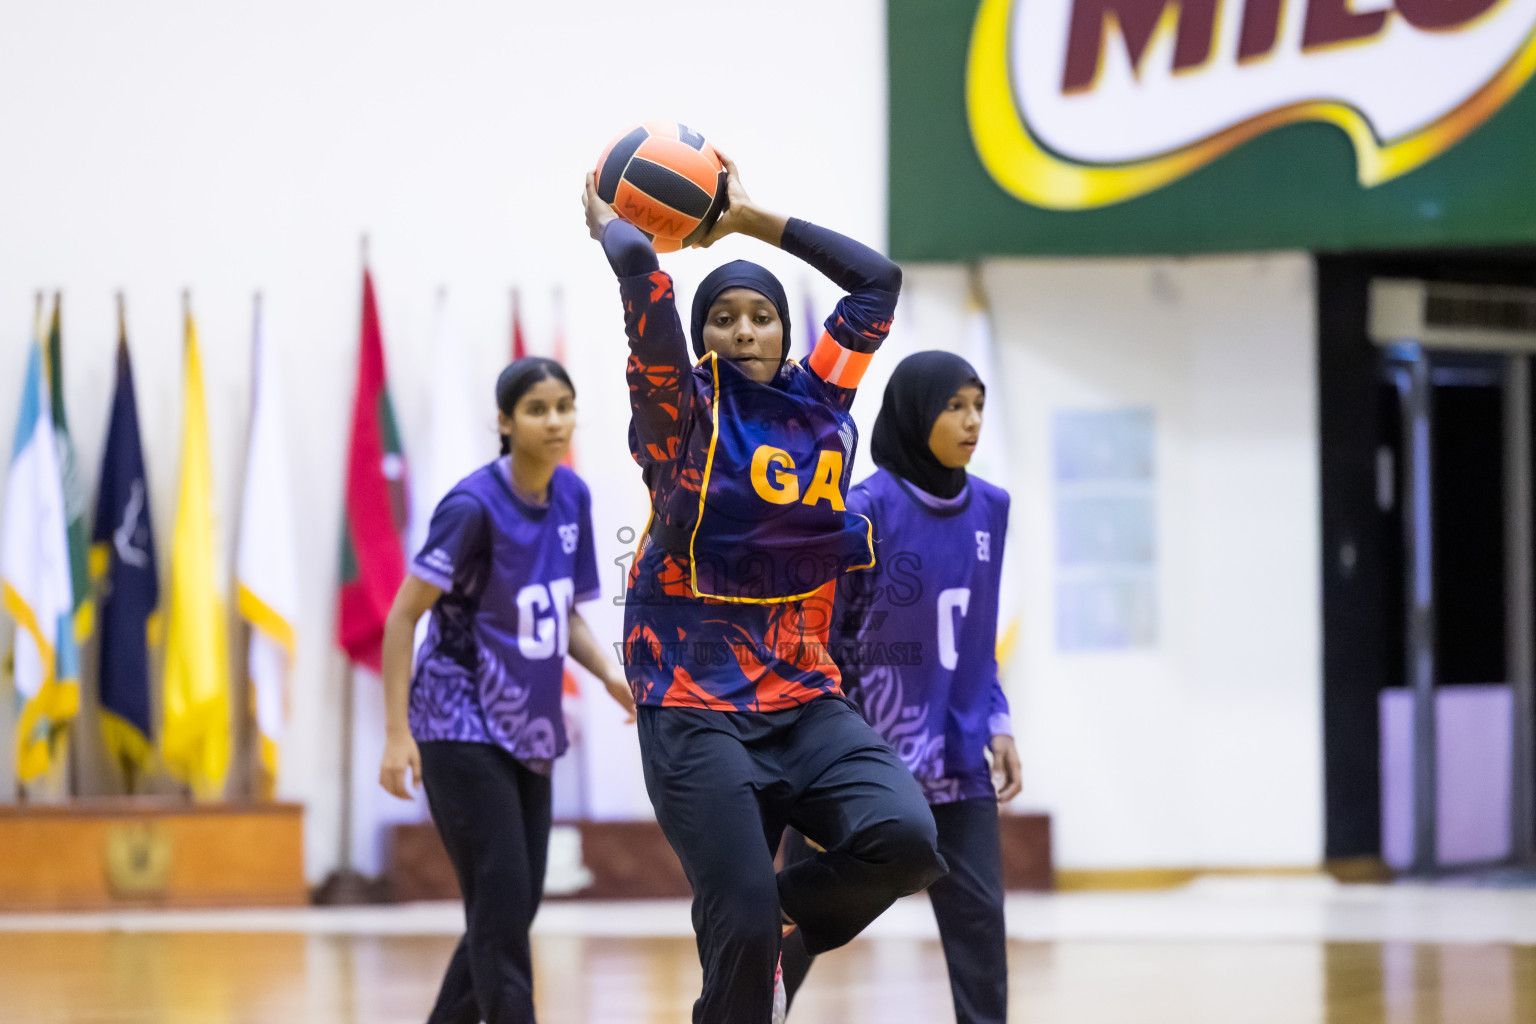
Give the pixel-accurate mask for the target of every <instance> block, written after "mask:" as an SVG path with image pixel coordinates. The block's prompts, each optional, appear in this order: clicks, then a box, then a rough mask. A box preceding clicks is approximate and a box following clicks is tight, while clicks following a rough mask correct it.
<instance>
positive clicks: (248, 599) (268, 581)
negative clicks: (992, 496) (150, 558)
mask: <svg viewBox="0 0 1536 1024" xmlns="http://www.w3.org/2000/svg"><path fill="white" fill-rule="evenodd" d="M258 303H259V300H258ZM286 422H287V420H286V409H285V407H284V403H283V392H282V384H281V381H280V379H279V378H278V375H277V373H276V372H275V368H274V364H273V360H272V355H271V352H270V351H269V350H268V348H267V345H266V343H265V340H264V339H263V337H262V328H261V310H260V305H259V304H258V306H257V312H256V321H255V328H254V336H253V337H252V340H251V427H250V450H249V452H248V453H247V456H246V462H245V493H244V497H243V499H242V501H241V508H240V547H239V553H238V555H237V559H236V565H235V579H236V584H237V589H238V593H239V602H240V615H241V617H242V618H244V619H245V620H246V621H248V622H249V623H250V625H251V646H250V653H249V655H248V657H247V662H246V664H247V667H248V669H249V671H250V678H251V689H252V692H253V694H254V701H255V705H256V707H255V710H256V728H257V731H258V732H259V733H260V737H261V738H260V745H261V763H262V767H263V769H264V770H265V772H266V779H265V780H264V787H263V788H264V790H265V795H266V796H269V797H270V796H272V795H273V794H274V792H275V790H276V785H277V774H278V767H279V754H280V752H281V749H282V742H283V733H284V730H285V727H286V724H287V720H288V679H289V676H290V674H291V672H292V670H293V659H294V650H295V636H294V623H296V622H297V621H298V618H299V581H298V557H297V551H296V549H295V547H294V542H293V491H292V484H291V479H292V478H291V476H290V474H289V472H288V445H287V438H286V437H285V432H284V429H283V427H284V424H285V423H286Z"/></svg>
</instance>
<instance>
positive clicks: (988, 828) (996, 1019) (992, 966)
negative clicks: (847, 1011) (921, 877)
mask: <svg viewBox="0 0 1536 1024" xmlns="http://www.w3.org/2000/svg"><path fill="white" fill-rule="evenodd" d="M933 820H934V823H935V824H936V825H937V826H938V829H939V853H941V854H943V856H944V860H945V862H946V863H947V864H948V865H949V874H947V875H945V876H944V877H943V878H941V879H939V880H938V881H937V882H934V883H933V884H932V885H930V886H929V887H928V898H929V900H930V901H932V903H933V916H934V918H935V919H936V920H937V921H938V923H939V942H940V943H941V944H942V945H943V947H944V962H945V964H946V965H948V967H949V991H950V994H951V995H952V996H953V997H954V1000H955V1021H956V1022H957V1024H1004V1021H1006V1020H1007V1017H1008V953H1007V933H1006V932H1005V931H1004V928H1003V864H1002V853H1001V851H1000V849H999V840H998V830H997V801H995V800H960V801H957V802H955V803H948V804H934V805H933ZM814 854H815V851H814V850H812V848H811V847H810V846H808V845H806V842H805V839H804V837H802V836H800V835H797V834H796V833H794V832H786V833H785V835H784V864H785V866H786V867H787V866H788V865H790V864H793V863H796V862H798V861H801V860H805V859H808V858H810V857H812V856H814ZM810 967H811V958H810V957H809V956H808V955H806V954H804V953H801V952H799V951H798V950H796V948H795V946H794V944H793V943H789V942H786V943H785V946H784V985H785V988H786V989H787V990H788V993H789V998H790V1001H791V1002H793V1001H794V996H795V990H796V989H798V988H799V987H800V983H801V982H802V981H804V980H805V975H806V972H807V971H809V970H810Z"/></svg>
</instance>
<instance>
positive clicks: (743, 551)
mask: <svg viewBox="0 0 1536 1024" xmlns="http://www.w3.org/2000/svg"><path fill="white" fill-rule="evenodd" d="M636 240H638V242H637V241H636ZM603 242H604V248H605V250H607V251H608V254H609V259H610V261H611V262H612V263H613V264H614V268H615V272H616V273H617V274H618V275H619V287H620V294H621V297H622V299H623V303H624V320H625V333H626V334H627V335H628V338H629V347H630V355H629V361H628V367H627V371H626V376H627V378H628V382H629V394H630V410H631V420H630V435H629V443H630V451H631V453H632V454H633V456H634V458H635V461H636V462H637V463H639V465H640V467H641V471H642V474H643V476H644V479H645V483H646V487H647V489H648V490H649V491H650V494H651V508H652V513H651V514H652V521H651V524H650V526H649V527H648V529H647V531H646V535H645V537H644V538H643V539H642V541H641V546H640V550H639V551H638V553H637V555H636V558H635V562H634V565H633V566H632V568H631V570H630V574H629V587H628V593H627V594H626V600H625V610H624V633H625V663H626V672H627V675H628V677H629V682H630V687H631V688H632V689H633V691H634V696H635V701H636V702H637V703H639V704H651V705H666V706H680V707H695V708H711V709H715V710H723V711H775V710H781V709H784V708H790V707H795V706H797V705H800V704H804V703H806V702H807V701H810V700H813V699H815V698H816V697H819V696H824V695H827V694H838V693H840V692H841V689H840V678H841V677H840V675H839V672H838V668H837V665H836V663H835V662H834V661H833V660H832V658H831V656H830V655H829V653H828V649H827V638H828V631H829V629H830V627H831V615H832V600H833V595H834V592H835V589H836V580H837V578H838V577H839V576H841V575H842V574H843V573H844V572H847V571H850V570H852V569H856V568H861V567H863V566H865V565H868V564H869V563H870V562H871V561H872V555H871V551H872V538H871V534H870V532H869V525H868V522H867V520H865V519H863V517H861V516H858V515H856V514H854V513H852V512H849V511H847V510H846V503H845V498H846V495H847V489H848V484H849V479H848V477H849V474H850V473H851V471H852V467H853V453H854V449H855V446H856V444H857V431H856V430H855V428H854V425H853V420H852V418H851V416H850V415H849V409H850V407H851V405H852V403H853V398H854V394H855V392H856V389H857V387H858V382H859V379H860V377H862V375H863V372H864V370H865V368H866V367H867V366H868V364H869V360H870V357H871V356H872V355H873V353H874V352H875V350H876V349H878V348H879V346H880V343H881V342H882V341H883V340H884V339H885V335H886V333H887V332H888V331H889V329H890V323H891V316H892V313H893V312H894V309H895V305H896V295H897V292H898V291H899V289H900V286H901V271H900V269H899V268H897V267H896V265H895V264H893V263H891V262H890V261H889V260H887V259H886V258H885V257H883V256H881V255H879V254H878V253H876V252H874V251H873V250H872V249H869V248H867V247H866V246H863V245H860V244H859V243H857V242H854V241H853V240H851V239H848V238H846V237H844V236H842V235H839V234H837V233H835V232H832V231H829V230H827V229H825V228H820V227H817V226H815V225H812V224H809V223H807V222H805V221H800V220H790V221H789V224H788V226H787V227H786V228H785V231H784V235H783V240H782V242H781V246H782V248H783V249H784V250H785V251H786V252H789V253H791V254H793V255H795V256H798V257H800V258H801V259H803V260H805V261H806V262H807V263H809V264H810V265H811V266H813V267H815V268H816V269H817V270H819V271H821V272H822V273H824V274H826V275H827V276H828V277H829V278H831V279H832V280H833V281H834V282H836V283H837V284H838V285H839V286H841V287H843V288H844V289H845V290H847V292H848V294H847V295H845V296H844V297H843V299H842V300H841V301H840V302H839V303H838V305H837V307H836V309H834V310H833V312H832V315H831V316H829V317H828V318H827V320H826V323H825V325H824V330H823V332H822V334H821V338H820V341H819V342H818V343H817V346H816V348H815V350H814V352H813V354H812V356H811V357H810V359H808V360H807V362H806V365H801V364H799V363H797V362H795V361H794V360H786V361H785V362H784V364H783V365H782V367H781V368H780V370H779V372H778V374H777V375H776V376H775V377H774V379H773V380H772V381H771V382H770V383H769V384H766V385H763V384H757V383H755V382H752V381H751V380H750V379H749V378H748V377H747V376H746V375H745V374H744V373H743V372H742V371H741V370H740V369H739V368H738V367H736V366H735V365H733V364H732V363H731V362H730V361H729V360H716V359H715V358H714V357H713V356H711V355H706V356H705V358H704V359H703V360H701V361H700V362H699V364H698V365H696V366H695V365H692V360H691V359H690V358H689V356H688V341H687V336H686V334H685V331H684V328H683V324H682V320H681V318H680V317H679V315H678V310H677V298H676V294H675V292H674V290H673V285H672V279H671V277H670V276H669V275H668V274H666V273H665V272H663V271H662V270H660V269H659V266H658V264H657V263H656V259H655V255H654V253H653V252H651V251H650V247H649V245H648V244H645V242H644V240H643V236H642V235H640V234H639V232H638V231H637V230H635V229H634V228H632V227H630V226H629V225H627V224H625V223H623V222H622V221H615V222H613V223H611V224H610V225H609V226H608V228H607V230H606V231H605V234H604V238H603ZM637 253H639V257H638V258H637V255H636V254H637ZM754 509H755V511H754ZM706 595H709V596H706Z"/></svg>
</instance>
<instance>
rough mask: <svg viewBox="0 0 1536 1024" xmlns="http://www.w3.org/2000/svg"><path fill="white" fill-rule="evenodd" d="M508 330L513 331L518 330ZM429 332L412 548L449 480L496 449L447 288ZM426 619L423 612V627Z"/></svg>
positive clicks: (485, 401) (487, 401)
mask: <svg viewBox="0 0 1536 1024" xmlns="http://www.w3.org/2000/svg"><path fill="white" fill-rule="evenodd" d="M514 308H515V307H514ZM514 320H515V314H514ZM513 333H514V336H516V335H517V334H518V333H520V332H518V331H516V330H514V332H513ZM434 335H435V340H434V342H433V344H432V380H431V382H430V383H429V385H428V386H429V387H430V388H431V390H430V392H429V393H428V396H427V410H428V416H427V436H426V444H425V446H424V447H423V448H422V449H421V450H420V451H417V452H416V453H415V454H414V455H413V456H412V458H411V475H412V477H414V479H413V480H412V482H411V526H410V543H409V545H408V550H409V551H411V552H417V551H420V550H421V549H422V547H423V546H424V545H425V544H426V541H427V528H428V526H429V525H430V523H431V521H432V512H433V510H434V509H436V508H437V503H438V502H440V501H442V500H443V496H444V495H446V494H447V493H448V492H449V491H450V490H452V489H453V486H454V484H457V483H458V482H459V481H460V480H462V479H464V478H465V477H466V476H468V475H469V474H470V473H472V472H474V471H475V470H476V469H478V468H479V467H480V466H483V465H485V464H486V463H487V462H489V461H490V460H491V457H492V456H493V455H494V454H495V451H496V448H495V443H496V441H495V435H494V434H493V433H491V432H490V431H489V430H487V429H486V420H485V416H484V414H481V415H477V413H478V412H480V411H481V410H489V409H491V408H493V402H492V395H491V393H490V391H491V389H490V388H486V389H485V393H484V394H482V395H480V396H479V397H477V395H476V390H475V389H474V388H473V387H471V386H470V377H469V362H468V359H467V357H466V356H465V354H464V347H463V346H462V345H461V344H459V337H458V334H457V332H455V331H454V330H453V325H452V322H451V320H450V319H449V316H448V298H447V295H446V293H439V295H438V299H437V325H436V328H435V330H434ZM413 450H414V449H413ZM425 623H426V617H425V616H423V617H422V624H423V627H424V626H425Z"/></svg>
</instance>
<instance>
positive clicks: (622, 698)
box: [603, 675, 635, 725]
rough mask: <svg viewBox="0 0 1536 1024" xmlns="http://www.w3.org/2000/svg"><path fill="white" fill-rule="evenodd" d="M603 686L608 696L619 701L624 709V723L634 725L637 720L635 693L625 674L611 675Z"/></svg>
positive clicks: (604, 681)
mask: <svg viewBox="0 0 1536 1024" xmlns="http://www.w3.org/2000/svg"><path fill="white" fill-rule="evenodd" d="M603 688H604V689H606V690H607V691H608V696H610V697H612V698H613V699H614V700H615V701H617V702H618V705H619V707H621V708H623V709H624V715H625V718H624V724H625V725H633V724H634V721H635V695H634V694H633V693H632V692H630V689H629V682H628V681H627V680H626V679H625V678H624V677H623V676H617V675H616V676H609V677H608V678H606V679H604V680H603Z"/></svg>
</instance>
